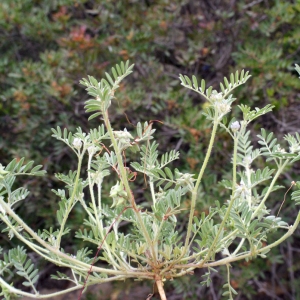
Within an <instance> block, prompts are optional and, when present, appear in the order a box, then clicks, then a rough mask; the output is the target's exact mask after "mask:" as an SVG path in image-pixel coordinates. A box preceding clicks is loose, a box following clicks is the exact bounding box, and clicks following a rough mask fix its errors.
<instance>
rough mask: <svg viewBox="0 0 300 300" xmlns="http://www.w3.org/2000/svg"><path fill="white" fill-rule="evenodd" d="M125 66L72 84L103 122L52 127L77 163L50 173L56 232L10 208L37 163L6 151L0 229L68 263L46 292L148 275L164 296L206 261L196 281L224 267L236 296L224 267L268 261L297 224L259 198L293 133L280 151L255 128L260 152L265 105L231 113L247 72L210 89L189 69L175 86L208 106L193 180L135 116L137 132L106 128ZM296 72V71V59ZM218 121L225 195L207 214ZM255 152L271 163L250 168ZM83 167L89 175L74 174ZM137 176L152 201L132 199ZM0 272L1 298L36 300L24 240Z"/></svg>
mask: <svg viewBox="0 0 300 300" xmlns="http://www.w3.org/2000/svg"><path fill="white" fill-rule="evenodd" d="M132 68H133V65H131V66H129V62H128V61H127V62H126V63H123V62H122V63H121V64H120V65H116V66H115V67H113V68H112V72H111V73H112V75H109V74H108V73H105V76H106V78H104V79H102V80H100V81H99V82H98V81H97V80H96V79H95V78H94V77H92V76H89V77H88V79H83V80H82V81H81V84H83V85H84V86H85V87H86V90H87V93H88V95H90V96H91V99H89V100H87V101H86V103H85V109H86V112H87V113H93V114H92V115H91V116H90V118H89V119H94V118H98V117H99V116H101V118H102V119H103V123H104V124H101V125H100V126H99V127H98V128H95V129H91V130H90V131H89V132H88V133H85V132H83V130H82V129H81V128H80V127H79V128H77V131H76V132H75V133H71V132H68V130H67V129H64V130H61V128H60V127H57V128H56V129H53V130H52V131H53V136H54V137H55V138H56V139H58V140H60V141H62V142H63V143H65V144H66V145H67V146H68V147H70V148H71V149H72V151H73V152H74V154H75V156H76V157H77V161H78V166H77V170H76V171H73V170H70V172H69V173H68V174H60V173H59V174H56V178H57V179H58V180H60V181H61V182H63V183H64V184H65V189H58V190H53V192H54V194H55V195H56V196H58V197H59V198H60V202H59V209H58V211H57V213H56V218H57V221H58V224H59V226H58V228H55V227H50V228H49V229H43V230H41V229H39V230H38V232H35V231H34V230H32V229H31V228H30V226H28V225H27V224H26V223H25V222H24V221H23V220H22V219H21V218H20V217H19V216H18V214H17V213H16V212H15V211H14V206H15V205H16V204H17V203H19V202H20V201H23V200H24V199H26V197H28V194H29V192H28V190H27V189H26V188H24V187H20V188H15V187H14V182H15V179H16V176H20V175H29V176H34V175H35V176H41V175H43V174H44V171H43V170H41V166H40V165H39V166H36V167H33V162H32V161H30V162H28V163H26V162H25V160H24V159H21V160H19V161H18V160H16V159H14V160H13V161H11V162H10V163H9V164H8V165H7V166H5V167H4V166H1V169H0V175H1V177H0V180H1V183H0V184H1V185H0V188H1V196H0V218H1V220H2V222H3V224H4V225H5V227H6V228H5V229H4V232H7V234H8V237H9V238H10V239H12V238H13V237H16V238H17V239H19V240H20V241H21V242H23V243H24V244H25V245H26V246H27V247H28V248H30V249H31V250H33V251H34V252H36V253H37V254H38V255H39V256H40V257H41V258H44V259H46V260H48V261H50V262H52V263H54V264H56V265H57V266H60V267H67V268H70V269H71V270H72V277H69V276H68V275H66V274H64V273H62V272H57V274H56V275H52V278H53V279H56V280H69V281H71V282H73V283H74V286H73V287H71V288H69V289H67V290H64V291H61V292H57V293H55V294H49V295H45V297H53V296H54V295H58V294H62V293H66V292H69V291H72V290H76V289H81V290H83V289H84V288H86V287H88V286H90V285H93V284H99V283H103V282H109V281H113V280H124V279H128V278H135V279H139V280H152V281H155V282H156V285H157V287H158V291H159V294H160V297H161V299H166V294H165V291H164V288H163V285H164V284H163V282H164V281H168V280H172V279H173V278H177V277H181V276H186V275H192V274H193V271H194V270H195V269H197V268H205V269H207V273H206V274H205V276H204V279H203V281H202V284H206V285H209V284H210V280H211V279H210V277H211V275H210V274H211V272H217V270H215V267H217V266H226V271H227V283H225V284H224V286H223V288H224V293H223V295H224V296H226V297H228V298H229V299H233V297H234V295H235V294H237V292H236V290H235V289H234V287H233V286H232V284H231V281H230V273H231V272H230V268H231V263H233V262H235V261H239V260H244V259H245V260H246V261H249V260H251V259H254V258H255V257H257V256H260V257H262V258H265V257H267V256H268V252H269V251H270V249H272V248H273V247H275V246H277V245H279V244H280V243H281V242H283V241H284V240H285V239H287V238H288V237H289V236H291V235H292V233H293V232H294V231H295V230H296V228H297V226H298V224H299V222H300V213H298V215H297V218H296V220H295V222H294V224H293V225H290V226H289V225H288V224H287V223H286V222H284V221H282V220H281V218H280V217H278V215H277V216H274V215H270V211H269V210H268V209H267V206H266V201H267V200H268V198H269V197H270V194H271V193H272V192H274V191H276V190H278V189H280V188H282V187H281V186H278V185H276V182H277V180H278V177H279V176H280V174H281V173H282V172H283V170H284V169H285V168H286V167H287V166H288V165H292V164H293V163H295V162H296V161H298V160H300V136H299V134H295V135H290V134H288V135H286V136H285V137H284V139H285V141H286V143H287V144H288V146H289V148H288V150H285V149H284V146H283V145H281V144H279V143H278V142H277V139H276V138H274V136H273V134H272V133H267V132H266V130H264V129H261V133H260V134H259V135H258V144H259V145H260V148H257V149H254V147H253V145H252V143H251V141H250V131H249V130H248V129H247V126H248V125H249V124H250V123H251V122H252V121H253V120H255V119H256V118H258V117H260V116H262V115H264V114H266V113H268V112H270V111H271V110H272V106H271V105H267V106H265V107H264V108H262V109H259V108H255V109H254V110H251V108H250V107H249V106H247V105H243V104H241V105H238V108H239V109H240V111H241V113H242V117H241V118H240V119H235V118H231V119H230V120H229V119H228V114H229V113H230V111H231V106H232V103H233V102H234V101H235V100H236V99H235V98H233V96H232V91H233V90H234V89H235V88H237V87H238V86H240V85H242V84H244V83H245V82H246V81H247V80H248V79H249V77H250V75H249V74H248V72H244V71H242V72H241V73H239V72H235V73H234V74H231V75H230V78H229V79H227V78H224V83H221V84H220V91H219V92H217V91H216V90H213V88H212V87H208V88H206V83H205V81H204V80H201V82H198V81H197V79H196V77H195V76H193V77H192V79H190V78H189V77H188V76H186V75H180V81H181V84H182V85H183V86H184V87H186V88H187V89H191V90H192V91H194V92H196V93H198V94H200V95H201V96H202V97H204V98H205V99H206V101H207V102H208V103H209V105H207V108H206V109H205V110H204V112H203V114H204V116H205V118H206V119H207V120H208V122H210V123H211V125H212V129H211V134H210V141H209V144H208V146H207V150H206V154H205V157H204V160H203V163H202V166H201V168H200V171H199V173H198V174H197V175H196V176H195V175H194V174H190V173H183V172H181V171H179V170H178V169H175V170H173V171H172V170H171V169H170V168H169V167H167V165H168V164H169V163H171V162H172V161H174V160H176V159H178V157H179V152H177V151H176V150H172V151H170V152H167V153H165V154H163V155H162V156H161V157H158V151H157V146H158V144H157V143H156V142H155V141H154V140H153V134H154V132H155V129H153V123H151V122H145V123H144V124H141V123H137V125H136V131H135V134H134V133H131V132H129V131H128V130H127V129H126V128H125V129H123V130H114V129H113V128H112V126H111V122H110V117H109V108H110V107H111V105H112V101H114V98H115V92H116V90H117V89H118V88H119V86H120V83H121V81H122V80H123V79H124V78H125V77H127V76H128V75H129V74H130V73H131V72H132ZM296 70H297V71H298V72H299V74H300V68H299V66H296ZM218 128H221V129H222V130H225V131H226V132H227V134H228V135H229V136H230V137H231V138H232V141H233V154H232V160H231V163H232V177H231V179H230V180H228V179H224V180H222V181H221V184H222V186H223V187H224V189H226V190H227V199H228V200H227V201H226V202H225V203H224V205H221V204H220V202H219V201H216V202H215V205H214V206H211V207H209V210H208V211H206V212H202V213H201V215H199V216H196V215H195V207H196V202H199V201H201V193H199V192H201V191H200V190H199V188H200V182H201V180H202V178H203V176H204V172H205V170H206V168H207V163H208V161H209V159H210V157H211V153H212V149H213V145H214V142H215V138H216V135H217V130H218ZM134 136H135V137H134ZM128 151H133V152H134V153H135V159H134V161H131V162H129V161H128V159H127V154H126V153H127V152H128ZM262 158H266V161H273V162H274V163H275V165H276V168H275V169H270V168H269V167H268V166H266V167H263V168H262V167H256V164H255V162H256V161H259V165H260V166H261V165H262ZM85 160H86V162H87V166H86V167H84V162H85ZM84 169H86V175H85V173H82V171H83V170H84ZM206 172H207V170H206ZM108 176H110V177H113V178H114V179H113V180H114V181H115V183H114V185H113V186H112V187H111V189H110V194H109V197H110V199H111V203H110V204H109V205H107V204H106V203H105V201H104V199H103V198H104V197H103V195H102V186H103V185H104V183H105V181H106V178H108ZM137 176H142V177H143V178H145V181H146V184H147V187H148V188H149V189H150V194H151V203H149V205H147V204H144V203H143V204H137V202H136V200H135V179H136V177H137ZM293 185H296V187H297V188H300V182H292V186H293ZM292 186H291V187H292ZM184 198H190V206H189V208H188V209H189V213H188V219H187V222H186V226H185V229H184V231H182V232H181V231H180V232H179V231H178V227H177V218H176V215H178V214H179V213H180V212H181V211H182V210H183V207H182V205H181V201H182V199H184ZM292 198H293V200H295V202H296V204H299V202H300V197H299V191H295V192H293V194H292ZM282 204H283V203H282ZM76 206H80V207H81V209H82V211H84V212H85V214H86V218H85V220H84V223H83V225H80V226H78V230H77V232H76V233H75V238H77V239H81V240H83V241H85V242H87V245H86V247H84V248H80V249H77V251H75V252H74V253H68V252H67V251H66V249H64V248H63V247H62V245H61V242H62V238H63V237H64V236H65V235H66V234H68V233H69V232H70V228H68V226H67V221H68V219H69V217H70V213H71V211H72V210H74V209H75V207H76ZM278 214H279V212H278ZM122 221H123V222H127V223H129V224H130V226H129V227H128V229H127V230H128V231H127V232H125V233H124V232H122V231H120V223H121V222H122ZM279 229H281V230H284V231H285V233H283V234H281V235H280V237H279V238H278V239H277V240H275V241H269V240H268V236H269V235H270V233H272V232H274V231H277V230H279ZM91 245H96V246H97V248H98V251H97V253H93V251H92V248H91ZM101 263H102V264H101ZM103 263H106V264H108V265H109V266H110V268H109V267H107V266H103ZM0 268H1V269H0V274H1V278H0V285H1V288H2V292H1V295H3V296H4V297H5V298H6V299H9V298H10V296H11V295H12V294H17V295H28V296H31V297H33V298H39V297H41V295H39V293H38V291H37V290H36V287H35V283H36V281H37V280H38V276H39V271H38V269H37V268H36V267H35V265H34V264H33V263H32V261H31V259H28V258H27V255H26V249H25V248H24V247H21V246H18V247H16V248H13V249H11V250H9V251H8V252H4V253H3V254H2V259H1V261H0ZM14 272H16V273H17V274H18V275H19V276H20V277H22V278H23V285H25V286H27V287H30V288H31V289H32V293H31V294H30V293H28V292H24V291H22V290H20V289H17V288H15V287H14V286H13V284H12V283H11V280H12V274H13V273H14Z"/></svg>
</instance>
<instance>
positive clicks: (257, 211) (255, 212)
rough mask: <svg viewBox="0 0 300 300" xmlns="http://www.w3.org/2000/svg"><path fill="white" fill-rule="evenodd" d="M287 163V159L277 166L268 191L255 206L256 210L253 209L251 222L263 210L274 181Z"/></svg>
mask: <svg viewBox="0 0 300 300" xmlns="http://www.w3.org/2000/svg"><path fill="white" fill-rule="evenodd" d="M288 163H289V160H288V159H287V160H286V161H285V162H284V163H283V164H282V165H280V166H279V168H278V170H277V172H276V174H275V176H274V177H273V180H272V181H271V183H270V186H269V189H268V191H267V192H266V194H265V196H264V198H263V199H262V201H261V203H260V204H259V205H258V206H257V208H256V209H255V211H254V213H253V215H252V217H251V220H253V219H254V218H255V217H256V216H257V215H258V213H259V212H260V211H261V209H262V208H263V206H264V204H265V202H266V200H267V199H268V197H269V195H270V193H271V191H272V188H273V187H274V185H275V183H276V181H277V178H278V177H279V175H280V174H281V173H282V171H283V170H284V168H285V167H286V165H287V164H288Z"/></svg>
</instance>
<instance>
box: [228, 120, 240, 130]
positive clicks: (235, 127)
mask: <svg viewBox="0 0 300 300" xmlns="http://www.w3.org/2000/svg"><path fill="white" fill-rule="evenodd" d="M230 128H231V130H232V131H233V132H237V131H239V129H240V128H241V125H240V123H239V122H238V121H235V122H233V123H232V124H231V125H230Z"/></svg>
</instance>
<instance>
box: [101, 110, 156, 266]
mask: <svg viewBox="0 0 300 300" xmlns="http://www.w3.org/2000/svg"><path fill="white" fill-rule="evenodd" d="M103 116H104V122H105V126H106V128H107V131H108V133H109V136H110V139H111V142H112V145H113V147H114V150H115V153H116V157H117V161H118V166H119V171H120V177H121V180H122V183H123V185H124V187H125V191H126V193H127V196H128V199H129V202H130V204H131V206H132V208H133V211H134V213H135V215H136V217H137V220H138V223H139V225H140V226H141V231H142V232H143V234H144V236H145V239H146V242H147V244H148V246H149V247H150V249H151V252H152V257H153V259H154V261H156V253H155V249H154V246H153V243H152V241H151V238H150V236H149V233H148V231H147V229H146V227H145V224H144V222H143V219H142V216H141V213H140V210H139V209H138V208H137V206H136V203H135V200H134V197H133V194H132V191H131V188H130V186H129V182H128V178H127V173H126V169H125V167H124V164H123V159H122V154H121V152H120V149H119V147H118V145H117V141H116V139H115V136H114V133H113V130H112V128H111V124H110V121H109V117H108V113H107V111H105V112H103Z"/></svg>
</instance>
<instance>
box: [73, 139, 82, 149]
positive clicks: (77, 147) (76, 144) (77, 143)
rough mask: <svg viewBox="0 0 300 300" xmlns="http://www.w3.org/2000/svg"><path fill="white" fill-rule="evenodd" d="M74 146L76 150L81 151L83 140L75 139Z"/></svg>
mask: <svg viewBox="0 0 300 300" xmlns="http://www.w3.org/2000/svg"><path fill="white" fill-rule="evenodd" d="M72 144H73V146H74V148H75V149H77V150H79V149H80V148H81V146H82V142H81V139H79V138H75V139H74V141H73V143H72Z"/></svg>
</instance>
